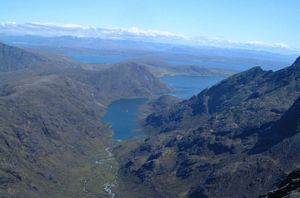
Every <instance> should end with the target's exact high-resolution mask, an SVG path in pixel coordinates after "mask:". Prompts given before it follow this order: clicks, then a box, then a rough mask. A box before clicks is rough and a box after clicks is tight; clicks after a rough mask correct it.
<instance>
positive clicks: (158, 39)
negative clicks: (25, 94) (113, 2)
mask: <svg viewBox="0 0 300 198" xmlns="http://www.w3.org/2000/svg"><path fill="white" fill-rule="evenodd" d="M0 34H5V35H18V36H20V35H23V36H24V35H31V36H42V37H60V36H72V37H78V38H100V39H114V40H130V41H139V42H154V43H169V44H175V45H187V46H194V47H196V46H210V47H221V48H239V49H249V50H265V51H272V52H285V53H291V52H294V53H295V52H299V49H291V48H289V46H287V45H286V44H284V43H274V44H270V43H265V42H262V41H247V42H239V41H231V40H224V39H212V38H206V37H197V38H194V37H188V36H185V35H181V34H177V33H172V32H166V31H158V30H143V29H139V28H137V27H133V28H128V29H125V28H114V29H108V28H96V27H89V26H81V25H74V24H54V23H23V24H18V23H2V24H0Z"/></svg>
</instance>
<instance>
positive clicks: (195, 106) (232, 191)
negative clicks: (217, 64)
mask: <svg viewBox="0 0 300 198" xmlns="http://www.w3.org/2000/svg"><path fill="white" fill-rule="evenodd" d="M299 96H300V62H299V58H298V59H297V60H296V61H295V63H294V64H293V65H292V66H290V67H287V68H285V69H282V70H279V71H276V72H272V71H263V70H262V69H260V68H259V67H255V68H253V69H250V70H248V71H246V72H243V73H240V74H236V75H234V76H232V77H229V78H228V79H226V80H224V81H222V82H220V83H219V84H217V85H215V86H213V87H211V88H209V89H206V90H204V91H202V92H201V93H199V94H198V95H197V96H194V97H192V98H191V99H189V100H186V101H183V102H180V103H179V104H177V105H172V106H170V107H168V108H166V110H164V111H160V112H157V113H153V114H151V115H150V116H148V117H147V118H146V119H145V127H146V129H147V132H148V134H152V135H150V136H149V138H147V139H146V140H145V142H144V143H143V144H141V145H140V146H137V147H136V148H135V149H133V150H132V152H131V153H130V154H129V155H128V159H127V161H126V163H124V164H123V174H124V175H126V176H127V175H129V176H133V177H134V178H136V180H135V182H133V183H135V184H136V183H139V185H141V186H144V187H145V188H146V189H148V190H149V191H150V192H155V193H156V194H157V195H156V196H161V197H174V196H189V197H257V196H258V195H260V194H263V193H265V192H267V191H268V190H270V189H272V188H273V187H274V186H275V185H276V184H277V183H278V182H279V181H280V180H281V179H282V178H283V177H284V176H285V174H286V173H287V172H290V171H291V170H293V169H295V168H297V165H298V164H299V162H300V158H299V157H298V155H297V154H296V153H297V150H298V149H299V146H298V145H299V137H298V136H299V129H298V124H299V123H298V122H299V113H298V111H299V108H298V105H299V99H298V100H297V98H298V97H299ZM133 186H134V185H133Z"/></svg>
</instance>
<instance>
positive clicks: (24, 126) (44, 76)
mask: <svg viewBox="0 0 300 198" xmlns="http://www.w3.org/2000/svg"><path fill="white" fill-rule="evenodd" d="M1 49H2V55H1V56H2V57H1V59H0V67H1V69H0V71H2V72H1V73H0V196H1V197H2V196H3V197H41V196H42V197H110V196H111V195H109V194H108V188H109V187H108V186H109V185H110V184H112V183H113V182H114V179H115V170H116V169H117V165H116V162H115V161H114V159H113V157H112V156H110V155H111V153H110V152H108V151H109V149H110V147H111V146H112V145H111V143H112V140H111V131H110V129H109V128H108V127H107V126H106V125H104V124H103V123H101V122H100V116H101V115H103V113H104V111H105V105H106V104H109V103H110V102H112V100H116V99H119V98H124V97H127V98H135V97H151V96H152V95H155V94H156V93H160V92H162V91H166V90H168V89H167V88H166V87H165V85H164V84H162V83H161V82H160V81H159V80H158V79H157V78H155V77H154V76H153V75H152V74H151V73H150V72H149V71H148V70H147V69H145V68H144V67H142V66H139V65H131V64H130V65H116V66H113V67H111V68H109V69H107V70H104V71H101V72H100V71H99V72H94V71H87V70H84V69H82V68H81V67H80V66H81V65H80V64H71V63H70V62H68V61H65V60H64V59H63V58H59V57H57V59H49V60H48V59H47V57H50V55H49V56H48V55H46V59H45V57H44V56H41V55H40V54H35V53H33V52H28V51H26V50H22V49H18V48H15V47H10V46H6V45H1ZM0 51H1V50H0ZM108 184H109V185H108Z"/></svg>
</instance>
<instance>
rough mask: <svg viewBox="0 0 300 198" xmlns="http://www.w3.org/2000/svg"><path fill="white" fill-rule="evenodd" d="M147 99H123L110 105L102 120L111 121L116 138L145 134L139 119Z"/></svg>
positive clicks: (124, 138) (121, 138) (123, 138)
mask: <svg viewBox="0 0 300 198" xmlns="http://www.w3.org/2000/svg"><path fill="white" fill-rule="evenodd" d="M146 101H147V100H146V99H121V100H117V101H115V102H113V103H112V104H111V105H109V106H108V109H107V113H106V114H105V115H104V117H103V118H102V121H104V122H106V123H109V124H110V125H111V127H112V130H113V132H114V139H116V140H128V139H130V138H131V137H134V136H143V135H144V133H143V131H142V130H141V125H140V123H139V121H138V115H139V113H140V106H141V105H142V104H144V103H145V102H146Z"/></svg>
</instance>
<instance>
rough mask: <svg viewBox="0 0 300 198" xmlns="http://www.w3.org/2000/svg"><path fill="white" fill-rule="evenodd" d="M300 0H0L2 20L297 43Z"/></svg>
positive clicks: (299, 25) (299, 41)
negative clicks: (132, 28) (134, 28)
mask: <svg viewBox="0 0 300 198" xmlns="http://www.w3.org/2000/svg"><path fill="white" fill-rule="evenodd" d="M299 21H300V1H299V0H105V1H104V0H43V1H41V0H0V22H17V23H25V22H52V23H72V24H80V25H90V26H96V27H103V28H116V27H117V28H120V27H121V28H129V27H138V28H142V29H156V30H161V31H169V32H175V33H180V34H184V35H187V36H205V37H211V38H215V37H217V38H221V39H230V40H237V41H265V42H268V43H276V42H280V43H286V44H288V45H289V46H291V47H294V48H299V47H300V36H299V35H300V22H299Z"/></svg>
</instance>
